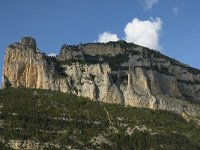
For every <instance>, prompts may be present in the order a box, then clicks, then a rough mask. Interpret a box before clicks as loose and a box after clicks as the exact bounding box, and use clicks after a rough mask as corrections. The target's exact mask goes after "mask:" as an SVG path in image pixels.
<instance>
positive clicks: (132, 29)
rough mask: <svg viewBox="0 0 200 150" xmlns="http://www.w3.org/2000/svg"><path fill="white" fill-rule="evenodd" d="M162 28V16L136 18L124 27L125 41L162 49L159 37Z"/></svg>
mask: <svg viewBox="0 0 200 150" xmlns="http://www.w3.org/2000/svg"><path fill="white" fill-rule="evenodd" d="M161 29H162V21H161V19H160V18H156V19H150V20H144V21H143V20H139V19H138V18H134V19H133V20H132V21H131V22H129V23H128V24H127V25H126V27H125V29H124V32H125V41H127V42H133V43H136V44H138V45H141V46H145V47H148V48H151V49H157V50H160V49H161V46H160V44H159V37H160V30H161Z"/></svg>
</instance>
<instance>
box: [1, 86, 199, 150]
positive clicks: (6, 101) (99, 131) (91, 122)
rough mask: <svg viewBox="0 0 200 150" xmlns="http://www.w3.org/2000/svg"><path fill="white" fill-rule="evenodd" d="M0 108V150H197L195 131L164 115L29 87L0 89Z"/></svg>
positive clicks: (190, 125)
mask: <svg viewBox="0 0 200 150" xmlns="http://www.w3.org/2000/svg"><path fill="white" fill-rule="evenodd" d="M0 106H1V107H0V112H1V113H0V119H1V122H2V123H3V124H2V125H1V126H0V129H1V130H0V131H1V134H0V135H1V139H4V140H3V143H2V142H1V144H0V146H1V147H0V148H2V147H7V146H9V145H10V146H11V147H12V148H16V146H17V147H18V148H20V149H23V148H25V147H26V146H27V144H26V142H27V143H29V144H30V143H31V144H32V145H31V146H32V147H31V148H32V149H34V148H35V149H37V148H38V149H39V148H46V149H50V148H53V149H55V148H56V147H57V148H58V149H65V148H69V147H70V148H72V149H74V148H75V149H200V128H199V126H197V125H196V124H195V123H194V122H193V121H190V122H186V121H185V120H184V119H183V118H182V117H181V116H179V115H177V114H174V113H172V112H168V111H162V110H150V109H144V108H133V107H124V106H122V105H117V104H106V103H98V102H93V101H90V100H88V99H87V98H83V97H78V96H75V95H72V94H64V93H61V92H56V91H47V90H36V89H28V88H8V89H4V90H0ZM1 141H2V140H1ZM20 142H21V143H24V144H21V145H20V144H19V145H17V144H16V143H20ZM14 143H15V144H16V145H14ZM45 145H46V147H45ZM23 146H24V147H23ZM29 146H30V145H29ZM37 146H38V147H37Z"/></svg>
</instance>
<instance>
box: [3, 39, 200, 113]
mask: <svg viewBox="0 0 200 150" xmlns="http://www.w3.org/2000/svg"><path fill="white" fill-rule="evenodd" d="M2 86H3V88H8V87H28V88H36V89H47V90H54V91H61V92H64V93H72V94H75V95H78V96H82V97H87V98H89V99H91V100H94V101H99V102H106V103H118V104H124V105H125V106H133V107H142V108H150V109H161V110H169V111H173V112H176V113H178V114H185V115H189V116H200V107H199V105H198V104H197V103H200V70H198V69H195V68H192V67H190V66H188V65H185V64H183V63H181V62H179V61H177V60H175V59H172V58H170V57H167V56H165V55H163V54H161V53H160V52H158V51H154V50H150V49H148V48H145V47H142V46H139V45H136V44H133V43H126V42H125V41H118V42H109V43H89V44H79V45H63V46H62V48H61V50H60V53H59V55H58V56H56V57H50V56H47V55H46V54H44V53H42V52H40V50H39V49H38V48H37V45H36V41H35V39H33V38H32V37H24V38H22V39H21V41H20V42H17V43H13V44H11V45H9V46H8V48H7V49H6V53H5V60H4V66H3V83H2Z"/></svg>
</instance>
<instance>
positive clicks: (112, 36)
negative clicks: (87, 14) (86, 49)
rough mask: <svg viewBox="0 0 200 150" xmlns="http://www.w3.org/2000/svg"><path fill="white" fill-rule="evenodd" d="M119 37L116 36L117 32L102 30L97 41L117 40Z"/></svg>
mask: <svg viewBox="0 0 200 150" xmlns="http://www.w3.org/2000/svg"><path fill="white" fill-rule="evenodd" d="M118 40H119V38H118V37H117V34H112V33H110V32H104V33H102V34H100V35H99V39H98V42H100V43H106V42H110V41H118Z"/></svg>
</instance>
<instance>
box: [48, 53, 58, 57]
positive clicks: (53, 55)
mask: <svg viewBox="0 0 200 150" xmlns="http://www.w3.org/2000/svg"><path fill="white" fill-rule="evenodd" d="M56 55H57V54H55V53H50V54H48V56H51V57H56Z"/></svg>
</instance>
